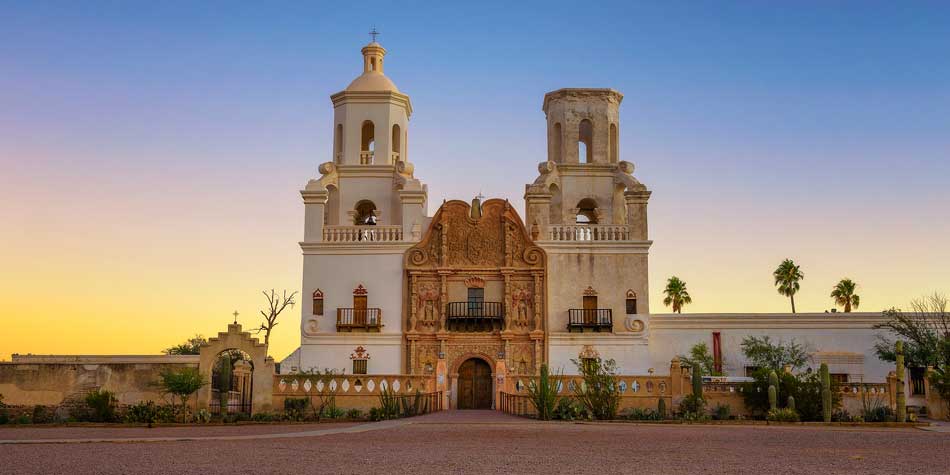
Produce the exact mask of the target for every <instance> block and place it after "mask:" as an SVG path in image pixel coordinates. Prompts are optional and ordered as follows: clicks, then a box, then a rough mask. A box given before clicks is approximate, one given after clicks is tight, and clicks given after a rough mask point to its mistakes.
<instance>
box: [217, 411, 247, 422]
mask: <svg viewBox="0 0 950 475" xmlns="http://www.w3.org/2000/svg"><path fill="white" fill-rule="evenodd" d="M249 420H251V416H250V415H248V414H245V413H243V412H235V413H234V414H226V415H224V416H223V417H222V418H221V422H224V423H226V424H233V423H235V422H244V421H249Z"/></svg>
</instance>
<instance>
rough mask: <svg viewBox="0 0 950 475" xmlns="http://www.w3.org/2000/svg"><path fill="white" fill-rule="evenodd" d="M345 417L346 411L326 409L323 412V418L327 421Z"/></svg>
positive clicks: (333, 408) (332, 408) (335, 408)
mask: <svg viewBox="0 0 950 475" xmlns="http://www.w3.org/2000/svg"><path fill="white" fill-rule="evenodd" d="M345 415H346V411H344V410H343V409H340V408H337V407H328V408H326V409H324V410H323V417H325V418H327V419H341V418H343V416H345Z"/></svg>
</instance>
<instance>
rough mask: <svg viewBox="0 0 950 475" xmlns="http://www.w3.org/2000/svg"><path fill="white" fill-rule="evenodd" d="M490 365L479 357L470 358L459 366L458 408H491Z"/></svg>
mask: <svg viewBox="0 0 950 475" xmlns="http://www.w3.org/2000/svg"><path fill="white" fill-rule="evenodd" d="M491 406H492V376H491V366H489V365H488V363H486V362H485V361H484V360H482V359H480V358H471V359H469V360H467V361H465V362H464V363H462V366H461V367H459V379H458V408H459V409H491Z"/></svg>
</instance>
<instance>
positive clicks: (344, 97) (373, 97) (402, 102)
mask: <svg viewBox="0 0 950 475" xmlns="http://www.w3.org/2000/svg"><path fill="white" fill-rule="evenodd" d="M330 101H332V102H333V107H334V108H335V107H339V106H341V105H344V104H348V103H363V104H378V103H380V102H388V103H390V104H393V105H397V106H400V107H403V108H404V109H406V117H409V116H411V115H412V102H411V101H410V100H409V96H407V95H405V94H403V93H401V92H393V91H346V90H344V91H340V92H338V93H336V94H334V95H332V96H330Z"/></svg>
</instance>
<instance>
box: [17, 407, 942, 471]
mask: <svg viewBox="0 0 950 475" xmlns="http://www.w3.org/2000/svg"><path fill="white" fill-rule="evenodd" d="M0 441H2V445H0V472H2V473H4V474H31V473H74V474H85V473H89V474H93V473H95V474H130V473H189V474H190V473H194V474H216V473H228V474H240V473H305V472H307V473H361V474H365V473H384V472H388V473H592V472H596V473H656V474H670V473H815V472H822V473H891V474H892V473H933V474H937V473H947V471H948V469H950V433H946V432H934V431H924V430H920V429H914V428H877V429H875V428H852V427H845V426H842V427H813V426H764V425H756V426H715V425H652V424H631V423H565V422H556V423H545V422H536V421H533V420H529V419H522V418H516V417H513V416H508V415H504V414H501V413H498V412H493V411H447V412H442V413H436V414H431V415H428V416H421V417H416V418H410V419H402V420H398V421H386V422H381V423H366V424H304V425H301V424H295V425H265V426H224V427H222V426H219V427H160V428H155V429H144V428H121V427H116V428H85V427H60V428H55V427H53V428H4V429H2V430H0ZM14 441H15V442H14ZM433 441H439V443H438V444H435V443H434V442H433ZM553 447H557V449H556V450H553V449H552V448H553Z"/></svg>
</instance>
